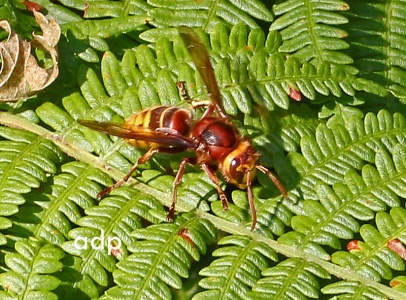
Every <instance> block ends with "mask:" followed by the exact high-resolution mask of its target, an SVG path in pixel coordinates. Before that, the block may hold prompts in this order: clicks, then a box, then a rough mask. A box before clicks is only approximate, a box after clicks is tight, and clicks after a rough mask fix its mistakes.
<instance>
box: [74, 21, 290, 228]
mask: <svg viewBox="0 0 406 300" xmlns="http://www.w3.org/2000/svg"><path fill="white" fill-rule="evenodd" d="M181 36H182V38H183V40H184V42H185V43H186V45H187V46H188V49H189V52H190V54H191V56H192V58H193V60H194V62H195V64H196V67H197V69H198V70H199V72H200V75H201V76H202V78H203V80H204V82H205V84H206V87H207V89H208V91H209V93H210V95H211V100H212V101H211V103H209V104H208V105H206V106H207V110H206V112H205V113H204V114H203V116H202V117H201V118H200V119H199V120H194V119H193V114H192V111H191V110H188V109H184V108H178V107H173V106H159V107H155V108H149V109H146V110H143V111H141V112H138V113H135V114H133V115H132V116H130V117H128V118H127V119H126V120H125V122H124V124H116V123H109V122H97V121H90V120H79V123H81V124H82V125H85V126H87V127H90V128H92V129H95V130H98V131H101V132H105V133H108V134H112V135H116V136H120V137H123V138H125V139H126V141H127V142H128V143H129V144H131V145H133V146H135V147H139V148H144V149H149V150H148V151H147V152H146V153H145V154H144V155H143V156H142V157H141V158H140V159H139V160H138V161H137V163H136V164H135V165H134V166H133V167H132V168H131V170H130V171H129V173H128V174H127V175H126V177H124V178H123V179H122V180H120V181H118V182H116V183H115V184H114V185H113V186H111V187H109V188H107V189H105V190H104V191H102V192H101V193H100V194H99V197H102V196H103V195H105V194H108V193H110V191H111V190H113V189H114V188H116V187H118V186H120V185H121V184H123V183H124V182H125V181H127V180H128V178H130V176H131V175H132V173H133V172H134V171H135V170H136V168H137V167H138V165H140V164H143V163H145V162H146V161H147V160H148V159H150V158H151V157H152V155H153V154H154V153H157V152H164V153H175V152H182V151H185V150H189V151H193V152H194V153H195V154H196V156H195V157H194V158H184V159H183V160H182V162H181V164H180V167H179V170H178V173H177V175H176V177H175V180H174V183H173V200H172V206H171V208H170V210H169V214H168V219H172V218H173V214H174V210H175V204H176V197H177V186H178V185H179V183H180V182H181V179H182V176H183V173H184V170H185V167H186V164H187V163H192V164H198V165H200V166H201V167H202V169H203V170H204V171H205V172H206V173H207V175H208V176H209V177H210V179H211V180H212V181H213V183H214V184H215V186H216V189H217V192H218V194H219V196H220V199H221V201H222V203H223V208H224V209H227V208H228V206H227V198H226V195H225V194H224V191H223V190H222V188H221V186H220V183H219V180H218V178H217V175H216V171H217V170H219V171H220V172H221V174H222V176H223V177H224V179H226V181H227V182H229V183H231V184H234V185H236V186H237V187H238V188H241V189H245V188H246V189H247V192H248V202H249V204H250V209H251V214H252V226H251V230H253V229H254V228H255V224H256V211H255V206H254V200H253V194H252V189H251V183H252V181H253V179H254V178H255V174H256V170H260V171H261V172H263V173H265V174H266V175H268V176H269V178H270V179H271V180H272V181H273V182H274V183H275V185H276V186H277V188H278V189H279V190H280V192H281V193H282V195H283V196H285V197H286V191H285V189H284V187H283V186H282V184H281V183H280V182H279V180H278V179H277V178H276V177H275V176H274V175H273V174H272V173H271V172H270V171H268V169H266V168H265V167H264V166H262V165H260V164H259V163H258V157H259V155H258V153H257V151H256V150H255V149H254V148H253V147H252V145H251V143H250V141H249V140H248V139H246V138H244V137H242V136H241V135H240V134H239V133H238V131H237V129H236V127H235V126H234V125H233V123H232V121H231V120H230V118H229V116H228V115H227V114H226V113H225V111H224V109H223V106H222V104H221V99H220V93H219V89H218V86H217V82H216V81H215V78H214V73H213V69H212V67H211V65H210V61H209V57H208V54H207V52H206V50H205V48H204V46H203V44H202V43H201V41H200V39H199V38H198V37H197V35H196V33H195V32H194V31H193V30H191V29H190V28H186V27H184V28H182V29H181ZM181 87H183V85H182V86H181ZM181 93H182V95H183V96H184V97H185V98H186V92H185V91H184V90H181Z"/></svg>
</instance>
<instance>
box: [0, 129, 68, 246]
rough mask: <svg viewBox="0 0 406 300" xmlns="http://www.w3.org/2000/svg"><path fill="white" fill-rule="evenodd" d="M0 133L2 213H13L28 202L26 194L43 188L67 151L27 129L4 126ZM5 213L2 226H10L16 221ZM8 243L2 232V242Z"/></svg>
mask: <svg viewBox="0 0 406 300" xmlns="http://www.w3.org/2000/svg"><path fill="white" fill-rule="evenodd" d="M0 137H2V139H1V140H0V206H1V210H0V215H1V216H3V217H9V216H11V215H14V214H17V213H18V212H19V210H20V208H19V206H20V205H22V204H24V203H25V202H26V199H25V197H24V196H23V194H27V193H29V192H30V191H32V190H33V189H37V188H40V187H41V185H42V184H43V183H44V182H46V181H47V180H48V175H50V174H54V173H56V171H57V164H58V163H60V161H61V159H62V157H63V155H62V153H61V151H60V149H59V148H57V147H55V145H53V144H52V143H50V142H49V141H47V140H45V139H43V138H41V137H38V136H37V135H35V134H32V133H29V132H26V131H23V130H18V129H14V128H7V127H0ZM3 217H1V218H0V220H1V225H0V228H1V229H7V228H10V227H11V226H12V223H11V222H10V220H9V219H6V218H3ZM9 234H10V232H9ZM5 243H6V239H5V237H4V235H3V234H0V244H5Z"/></svg>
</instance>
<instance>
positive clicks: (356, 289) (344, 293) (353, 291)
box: [321, 281, 388, 300]
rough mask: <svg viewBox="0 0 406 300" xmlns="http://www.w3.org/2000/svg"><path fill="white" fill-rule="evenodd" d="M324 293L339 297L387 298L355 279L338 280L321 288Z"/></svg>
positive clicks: (367, 299) (378, 299)
mask: <svg viewBox="0 0 406 300" xmlns="http://www.w3.org/2000/svg"><path fill="white" fill-rule="evenodd" d="M321 291H322V292H323V293H324V294H326V295H338V297H340V299H348V300H350V299H360V300H361V299H362V300H364V299H365V300H369V299H374V300H385V299H388V298H387V297H386V296H385V295H384V294H383V293H381V292H380V291H379V290H377V289H374V288H371V287H369V286H367V285H365V284H362V283H359V282H355V281H340V282H335V283H332V284H329V285H327V286H325V287H323V288H322V289H321Z"/></svg>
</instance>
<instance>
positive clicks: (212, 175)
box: [201, 164, 228, 210]
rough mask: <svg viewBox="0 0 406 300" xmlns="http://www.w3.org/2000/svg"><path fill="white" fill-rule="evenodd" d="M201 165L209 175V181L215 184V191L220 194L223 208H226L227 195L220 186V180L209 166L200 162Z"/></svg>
mask: <svg viewBox="0 0 406 300" xmlns="http://www.w3.org/2000/svg"><path fill="white" fill-rule="evenodd" d="M201 167H202V169H203V170H204V171H205V172H206V174H207V175H208V176H209V178H210V179H211V181H212V182H213V183H214V184H215V186H216V189H217V193H218V195H219V196H220V200H221V203H222V204H223V209H224V210H228V201H227V196H226V194H225V193H224V191H223V189H222V188H221V186H220V181H219V179H218V177H217V175H216V173H215V172H214V171H213V170H212V169H211V168H210V166H209V165H208V164H202V165H201Z"/></svg>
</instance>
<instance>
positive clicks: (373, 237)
mask: <svg viewBox="0 0 406 300" xmlns="http://www.w3.org/2000/svg"><path fill="white" fill-rule="evenodd" d="M360 234H361V237H362V238H363V239H364V241H365V242H361V241H356V242H353V243H354V244H355V245H354V246H352V248H353V249H350V252H344V251H340V252H336V253H334V254H333V255H332V257H331V259H332V262H334V263H336V264H338V265H340V266H343V267H345V268H351V269H353V270H356V272H358V273H359V274H361V275H363V276H365V277H366V278H369V279H371V280H375V281H381V280H382V279H391V278H393V273H392V270H397V271H403V270H404V269H405V264H404V262H403V260H402V258H400V257H399V256H398V255H397V254H396V253H394V252H392V251H391V250H390V249H389V248H388V247H387V246H385V244H386V243H387V240H386V239H385V238H384V237H383V236H382V235H381V234H380V233H379V231H378V230H376V228H374V227H373V226H371V225H369V224H365V225H363V226H362V227H361V230H360ZM377 244H379V245H380V247H379V248H377Z"/></svg>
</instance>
